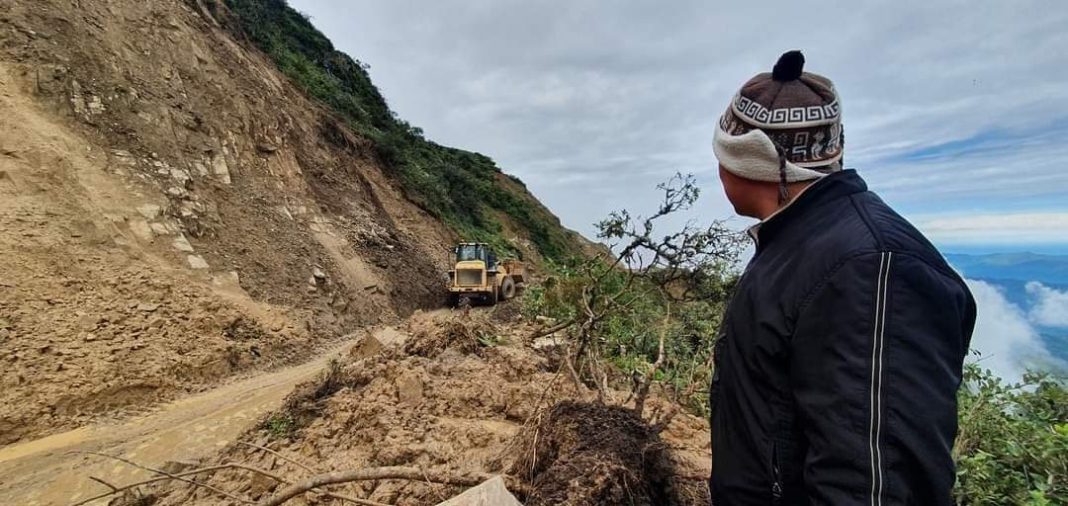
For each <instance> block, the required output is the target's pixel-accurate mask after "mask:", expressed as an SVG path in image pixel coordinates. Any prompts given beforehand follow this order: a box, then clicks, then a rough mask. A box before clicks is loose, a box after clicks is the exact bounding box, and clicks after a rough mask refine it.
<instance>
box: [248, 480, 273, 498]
mask: <svg viewBox="0 0 1068 506" xmlns="http://www.w3.org/2000/svg"><path fill="white" fill-rule="evenodd" d="M277 486H278V482H276V481H274V480H272V479H270V478H268V477H266V476H264V475H262V474H254V475H253V476H252V478H251V479H250V480H249V489H248V495H249V497H251V498H252V500H253V501H256V500H259V499H260V498H261V497H263V495H264V494H266V493H268V492H270V491H272V490H274V489H275V487H277Z"/></svg>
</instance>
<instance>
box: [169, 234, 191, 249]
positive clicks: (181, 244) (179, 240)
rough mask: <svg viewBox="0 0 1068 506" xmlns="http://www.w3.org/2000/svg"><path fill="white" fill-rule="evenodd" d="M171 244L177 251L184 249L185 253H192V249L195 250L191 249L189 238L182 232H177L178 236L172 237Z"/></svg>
mask: <svg viewBox="0 0 1068 506" xmlns="http://www.w3.org/2000/svg"><path fill="white" fill-rule="evenodd" d="M171 244H173V245H174V249H176V250H178V251H184V252H186V253H192V252H193V251H195V250H194V249H193V245H192V244H189V239H186V238H185V235H184V234H179V235H178V237H176V238H175V239H174V242H172V243H171Z"/></svg>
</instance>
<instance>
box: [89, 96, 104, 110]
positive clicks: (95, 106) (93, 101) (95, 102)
mask: <svg viewBox="0 0 1068 506" xmlns="http://www.w3.org/2000/svg"><path fill="white" fill-rule="evenodd" d="M88 106H89V114H100V113H102V112H104V103H103V102H101V101H100V97H90V98H89V104H88Z"/></svg>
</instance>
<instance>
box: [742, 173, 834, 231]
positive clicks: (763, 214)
mask: <svg viewBox="0 0 1068 506" xmlns="http://www.w3.org/2000/svg"><path fill="white" fill-rule="evenodd" d="M816 181H819V179H813V180H811V181H798V182H796V183H789V184H787V185H786V200H784V201H782V202H779V199H778V196H777V195H776V197H775V198H774V199H771V198H769V199H766V200H765V201H763V202H761V203H760V207H759V208H758V209H757V210H756V211H757V212H756V216H755V218H757V219H759V220H760V221H764V220H766V219H768V218H770V217H771V216H773V215H774V214H775V213H777V212H779V211H780V210H782V209H783V208H785V207H786V206H788V205H790V203H792V202H793V201H794V199H796V198H797V197H798V195H801V194H802V193H804V191H805V190H806V189H808V187H809V186H812V183H815V182H816Z"/></svg>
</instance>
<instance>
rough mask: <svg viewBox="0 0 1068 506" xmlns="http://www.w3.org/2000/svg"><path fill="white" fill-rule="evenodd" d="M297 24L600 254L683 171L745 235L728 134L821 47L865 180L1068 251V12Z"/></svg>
mask: <svg viewBox="0 0 1068 506" xmlns="http://www.w3.org/2000/svg"><path fill="white" fill-rule="evenodd" d="M290 4H291V5H293V6H294V7H295V8H297V9H298V10H300V11H302V12H304V13H306V14H308V15H310V16H311V18H312V21H313V22H314V23H315V24H316V26H318V27H319V28H320V29H321V30H322V31H323V32H324V33H326V35H327V36H329V37H330V38H331V39H332V40H333V41H334V43H335V45H336V46H337V47H338V48H339V49H341V50H342V51H345V52H347V53H349V54H350V55H352V56H353V57H354V58H356V59H359V60H361V61H363V62H365V63H367V64H369V65H370V66H371V69H370V72H371V77H372V79H373V80H374V81H375V83H376V84H377V85H378V87H379V88H380V89H381V90H382V92H383V94H384V95H385V96H386V98H387V99H388V100H389V103H390V105H391V107H392V108H393V109H394V110H395V111H396V112H397V113H398V114H399V115H400V116H401V117H402V118H404V119H406V120H408V121H409V122H411V123H412V124H414V125H416V126H420V127H422V128H423V129H424V130H425V132H426V134H427V137H428V138H431V139H433V140H435V141H437V142H439V143H442V144H446V145H452V146H456V147H461V148H465V149H469V150H473V151H478V152H481V153H484V154H486V155H489V156H491V157H492V158H494V159H496V160H497V162H498V163H499V165H500V166H501V167H502V168H503V169H504V170H505V171H506V172H509V173H512V174H515V175H517V176H519V177H520V178H522V179H523V180H524V181H526V182H527V184H528V186H529V187H530V188H531V190H532V191H533V192H534V193H535V194H536V195H537V196H538V197H539V198H540V199H541V200H542V201H543V202H545V203H546V204H547V205H548V206H549V207H550V208H551V209H552V210H553V211H554V212H556V214H558V215H559V216H560V217H561V219H562V220H563V221H564V223H565V224H566V225H568V226H569V227H571V228H574V229H576V230H579V231H580V232H582V233H584V234H586V235H587V236H592V235H593V228H592V226H591V224H592V223H593V222H595V221H597V220H598V219H600V218H601V217H603V216H605V215H606V214H607V213H608V212H609V211H612V210H615V209H620V208H628V209H634V210H638V211H641V210H643V209H644V207H643V203H644V202H648V201H649V200H650V199H652V198H655V196H656V195H655V190H654V186H655V185H656V183H657V182H660V181H662V180H665V179H667V178H668V177H670V176H671V175H672V174H673V173H675V172H691V173H694V174H696V175H697V176H698V178H699V182H700V183H701V184H702V186H703V187H704V190H705V191H704V197H703V199H702V203H701V208H700V213H699V217H700V218H701V219H712V218H726V217H728V216H730V214H731V213H730V208H729V206H728V205H727V203H726V201H725V199H724V198H723V197H722V195H721V193H720V190H719V187H718V181H717V177H716V170H715V168H716V162H715V158H714V156H713V153H712V134H713V130H714V125H715V123H714V122H715V120H716V118H717V117H718V115H719V114H720V113H721V112H722V111H723V110H724V109H725V108H726V105H727V102H728V100H729V99H730V97H731V96H732V95H733V93H734V92H735V91H736V90H737V88H738V87H739V86H740V85H741V84H742V83H743V82H744V81H745V80H747V79H748V78H749V77H750V76H752V75H753V74H755V73H757V72H762V71H768V70H770V69H771V66H772V65H773V64H774V62H775V60H776V59H777V57H778V56H779V54H780V53H781V52H783V51H785V50H788V49H802V50H803V51H804V52H805V56H806V58H807V60H808V64H807V65H806V70H810V71H813V72H817V73H821V74H824V75H826V76H828V77H830V78H831V79H833V80H834V81H835V83H836V85H837V87H838V90H839V93H840V94H841V96H842V101H843V107H844V123H845V126H846V130H845V131H846V139H847V142H846V158H845V159H846V165H847V166H849V167H855V168H857V169H858V170H859V171H860V172H861V174H862V175H863V176H864V177H865V178H867V180H868V182H869V185H870V186H871V187H872V188H873V189H874V190H875V191H877V192H878V193H880V194H881V195H882V196H883V197H884V198H885V199H886V200H888V201H889V202H890V203H891V204H892V205H894V206H895V207H897V208H898V209H899V210H900V211H901V212H902V213H903V214H905V215H906V216H907V217H908V218H910V219H911V220H912V221H913V222H915V223H916V224H917V225H919V226H920V228H921V229H923V230H924V231H926V232H927V233H928V234H929V235H930V236H931V237H932V239H933V240H935V242H936V243H938V244H940V245H941V246H943V248H944V249H946V250H948V251H958V252H984V251H1013V250H1032V251H1040V252H1058V253H1068V166H1066V163H1065V161H1066V160H1068V50H1066V49H1065V48H1068V30H1066V29H1065V27H1066V26H1068V2H1064V0H1048V1H1027V0H1014V1H1011V2H1006V1H989V0H967V1H951V0H936V1H932V0H924V1H913V0H907V1H895V2H856V1H833V0H832V1H825V2H822V3H819V4H812V3H810V2H792V1H776V2H708V1H698V0H681V1H678V0H677V1H673V2H655V1H651V0H646V1H637V0H625V1H624V0H614V1H607V0H602V1H590V0H542V1H534V2H532V1H529V0H526V1H518V0H465V1H442V2H425V1H413V0H389V1H385V0H377V1H370V0H290ZM803 4H804V5H803ZM734 222H736V223H737V224H738V226H739V227H742V226H744V225H746V224H747V221H746V220H743V219H740V218H735V219H734Z"/></svg>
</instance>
